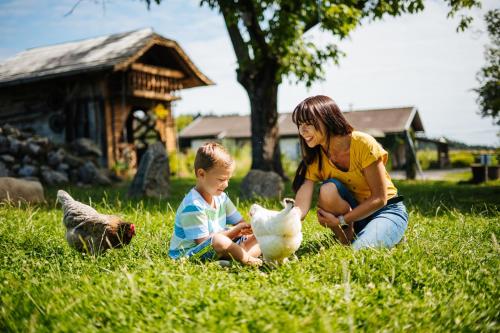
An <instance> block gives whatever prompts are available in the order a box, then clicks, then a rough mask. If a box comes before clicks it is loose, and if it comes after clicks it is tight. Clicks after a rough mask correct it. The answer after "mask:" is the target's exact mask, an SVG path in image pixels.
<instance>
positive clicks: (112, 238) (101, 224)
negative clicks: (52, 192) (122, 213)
mask: <svg viewBox="0 0 500 333" xmlns="http://www.w3.org/2000/svg"><path fill="white" fill-rule="evenodd" d="M57 200H58V201H59V202H60V203H61V205H62V208H63V210H64V217H63V224H64V226H65V227H66V240H67V241H68V244H69V245H70V246H71V247H73V248H75V249H77V250H78V251H80V252H90V253H91V254H98V253H101V252H104V251H106V250H107V249H110V248H117V247H122V246H123V245H127V244H129V243H130V241H131V240H132V237H134V236H135V226H134V224H132V223H128V222H125V221H123V220H122V219H121V218H120V217H118V216H115V215H105V214H100V213H99V212H97V211H96V210H95V209H94V208H92V207H90V206H88V205H85V204H83V203H81V202H78V201H76V200H74V199H73V198H72V197H71V196H70V195H69V194H68V193H67V192H65V191H63V190H59V191H58V192H57Z"/></svg>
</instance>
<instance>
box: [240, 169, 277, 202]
mask: <svg viewBox="0 0 500 333" xmlns="http://www.w3.org/2000/svg"><path fill="white" fill-rule="evenodd" d="M284 188H285V184H284V183H283V180H282V179H281V177H280V176H279V175H278V174H277V173H276V172H273V171H262V170H250V172H249V173H248V174H247V175H246V176H245V178H243V181H242V182H241V196H242V197H243V198H244V199H249V198H253V197H262V198H279V197H281V193H283V190H284Z"/></svg>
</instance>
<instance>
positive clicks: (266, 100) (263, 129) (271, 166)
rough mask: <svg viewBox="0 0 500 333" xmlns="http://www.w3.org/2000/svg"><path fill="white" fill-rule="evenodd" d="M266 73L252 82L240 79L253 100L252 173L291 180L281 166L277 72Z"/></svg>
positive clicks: (260, 72)
mask: <svg viewBox="0 0 500 333" xmlns="http://www.w3.org/2000/svg"><path fill="white" fill-rule="evenodd" d="M265 68H266V69H264V70H261V71H259V72H258V73H255V72H254V74H256V75H253V77H252V78H250V79H248V77H246V78H241V77H240V78H239V79H240V80H239V81H240V83H241V84H242V85H243V87H244V88H245V89H246V91H247V93H248V97H249V99H250V108H251V131H252V169H259V170H263V171H274V172H276V173H277V174H279V175H280V176H281V177H282V178H284V179H287V177H286V176H285V174H284V171H283V166H282V164H281V151H280V147H279V133H278V85H279V84H278V83H277V82H276V79H275V77H276V76H275V73H276V72H275V71H274V70H270V69H269V67H267V66H265Z"/></svg>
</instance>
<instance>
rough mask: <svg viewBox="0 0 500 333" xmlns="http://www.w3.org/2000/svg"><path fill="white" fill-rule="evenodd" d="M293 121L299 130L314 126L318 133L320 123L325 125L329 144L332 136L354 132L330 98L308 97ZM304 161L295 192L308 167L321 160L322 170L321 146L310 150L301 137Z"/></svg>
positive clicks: (296, 177) (301, 104) (294, 180)
mask: <svg viewBox="0 0 500 333" xmlns="http://www.w3.org/2000/svg"><path fill="white" fill-rule="evenodd" d="M292 120H293V123H294V124H295V125H297V128H299V126H300V125H302V124H307V125H313V126H314V128H315V129H316V130H317V131H321V126H320V123H321V124H323V127H324V128H325V131H326V133H324V134H325V135H326V139H327V142H330V138H331V136H335V135H348V134H351V133H352V131H353V128H352V126H351V125H350V124H349V123H348V122H347V120H346V119H345V117H344V115H343V114H342V112H341V111H340V108H339V107H338V106H337V104H336V103H335V101H334V100H333V99H331V98H330V97H328V96H323V95H318V96H312V97H308V98H306V99H305V100H303V101H302V102H300V104H299V105H297V106H296V107H295V110H293V114H292ZM299 141H300V150H301V152H302V161H301V162H300V164H299V167H298V168H297V171H296V173H295V178H294V179H293V183H292V188H293V190H294V191H295V192H297V191H298V190H299V188H300V187H301V186H302V184H303V183H304V180H305V176H306V171H307V166H308V165H310V164H311V163H313V162H314V160H315V159H316V158H318V159H319V169H320V170H321V158H320V157H321V146H319V145H318V146H316V147H313V148H309V147H308V146H307V144H306V142H305V140H304V138H303V137H302V136H301V135H299Z"/></svg>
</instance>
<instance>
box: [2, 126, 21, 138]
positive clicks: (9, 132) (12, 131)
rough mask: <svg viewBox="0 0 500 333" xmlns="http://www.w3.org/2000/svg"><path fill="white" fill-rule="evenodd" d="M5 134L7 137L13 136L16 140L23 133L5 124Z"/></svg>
mask: <svg viewBox="0 0 500 333" xmlns="http://www.w3.org/2000/svg"><path fill="white" fill-rule="evenodd" d="M3 132H4V133H5V135H12V136H13V137H16V138H17V137H18V136H19V135H20V134H21V131H19V130H18V129H17V128H15V127H14V126H12V125H9V124H5V125H4V126H3Z"/></svg>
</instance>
